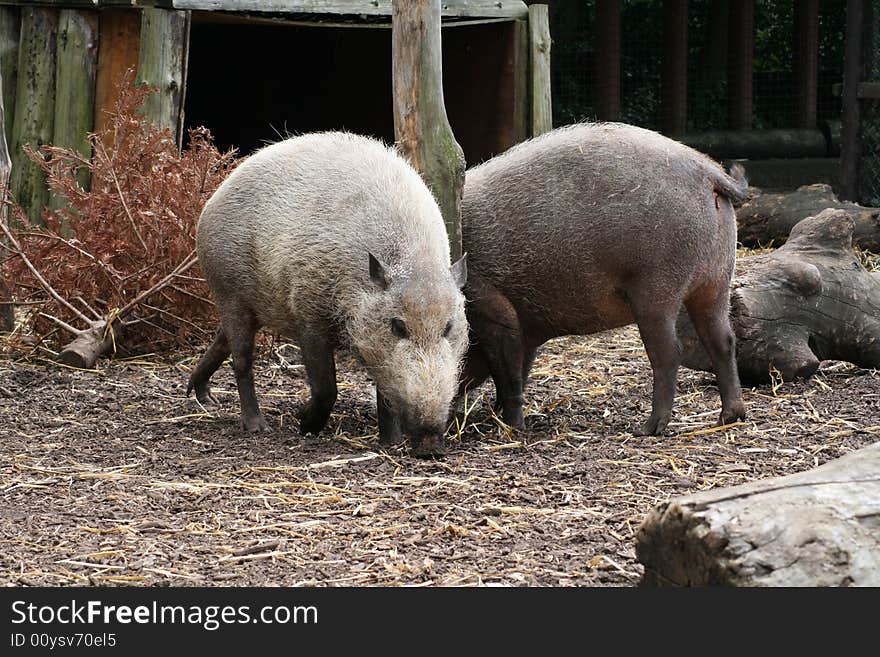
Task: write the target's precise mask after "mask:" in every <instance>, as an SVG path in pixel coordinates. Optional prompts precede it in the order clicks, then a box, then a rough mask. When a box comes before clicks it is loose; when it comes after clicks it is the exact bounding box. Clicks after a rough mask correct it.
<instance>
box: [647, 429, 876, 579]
mask: <svg viewBox="0 0 880 657" xmlns="http://www.w3.org/2000/svg"><path fill="white" fill-rule="evenodd" d="M636 554H637V556H638V559H639V561H640V562H641V563H642V564H643V565H644V567H645V572H644V576H643V579H642V585H644V586H668V585H673V586H719V585H726V586H777V587H778V586H880V443H875V444H873V445H871V446H870V447H866V448H864V449H861V450H858V451H856V452H852V453H850V454H847V455H846V456H843V457H841V458H839V459H837V460H835V461H831V462H829V463H826V464H825V465H822V466H820V467H818V468H815V469H813V470H809V471H807V472H801V473H798V474H793V475H788V476H785V477H775V478H772V479H764V480H761V481H756V482H753V483H750V484H745V485H742V486H735V487H731V488H716V489H713V490H708V491H703V492H700V493H695V494H692V495H686V496H684V497H679V498H676V499H673V500H671V501H669V502H667V503H665V504H661V505H660V506H658V507H657V508H655V509H654V510H653V511H652V512H651V513H650V514H649V515H648V517H647V518H646V519H645V521H644V522H643V523H642V526H641V527H640V528H639V531H638V534H637V536H636Z"/></svg>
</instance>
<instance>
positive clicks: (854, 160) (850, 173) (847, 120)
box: [840, 0, 864, 201]
mask: <svg viewBox="0 0 880 657" xmlns="http://www.w3.org/2000/svg"><path fill="white" fill-rule="evenodd" d="M862 9H863V7H862V0H847V3H846V43H845V46H844V60H843V90H842V97H841V104H842V112H841V121H842V135H841V143H840V187H841V190H840V192H841V193H840V198H841V199H845V200H848V201H858V200H859V159H860V158H861V143H860V141H859V131H860V118H859V98H858V91H859V89H858V87H859V82H860V81H861V80H860V79H859V78H860V77H861V68H862V61H861V59H862V58H861V55H862V43H861V41H862V20H863V16H864V14H863V11H862Z"/></svg>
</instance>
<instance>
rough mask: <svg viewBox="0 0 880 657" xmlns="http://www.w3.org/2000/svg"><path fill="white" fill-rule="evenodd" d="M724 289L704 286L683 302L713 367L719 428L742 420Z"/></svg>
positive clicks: (726, 290)
mask: <svg viewBox="0 0 880 657" xmlns="http://www.w3.org/2000/svg"><path fill="white" fill-rule="evenodd" d="M728 289H729V288H728V285H727V283H724V282H721V283H717V284H715V285H711V286H704V287H702V288H700V289H698V290H696V291H695V292H694V293H693V294H691V296H690V297H689V298H688V299H687V300H686V301H685V307H686V308H687V311H688V315H689V316H690V318H691V323H692V324H693V325H694V329H695V330H696V332H697V336H698V337H699V338H700V342H701V343H702V344H703V347H704V348H705V349H706V353H708V354H709V358H711V359H712V365H713V366H714V367H715V378H716V379H717V381H718V392H719V393H720V394H721V417H720V419H719V420H718V424H719V425H722V424H729V423H731V422H736V421H737V420H743V419H745V417H746V407H745V404H743V400H742V390H741V388H740V385H739V374H738V373H737V367H736V348H735V338H734V335H733V330H732V329H731V328H730V318H729V303H730V301H729V299H730V296H729V295H730V293H729V291H728Z"/></svg>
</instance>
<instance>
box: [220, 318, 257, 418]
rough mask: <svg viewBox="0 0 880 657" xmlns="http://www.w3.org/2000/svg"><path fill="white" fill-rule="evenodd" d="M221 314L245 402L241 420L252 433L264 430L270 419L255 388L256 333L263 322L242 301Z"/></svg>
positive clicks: (237, 382) (243, 401)
mask: <svg viewBox="0 0 880 657" xmlns="http://www.w3.org/2000/svg"><path fill="white" fill-rule="evenodd" d="M220 316H221V317H222V318H223V326H222V330H223V332H224V333H225V334H226V339H227V340H228V341H229V347H230V350H231V352H232V371H233V372H235V383H236V385H237V386H238V397H239V400H240V402H241V424H242V426H243V427H244V429H245V430H246V431H248V432H250V433H256V432H258V431H264V430H265V429H266V420H265V419H263V414H262V413H261V412H260V404H259V402H258V401H257V393H256V390H255V389H254V337H255V336H256V334H257V330H259V328H260V325H259V323H258V322H257V318H256V316H255V315H254V313H253V311H251V310H250V309H249V308H245V307H241V306H239V305H238V304H236V307H235V308H232V309H230V308H224V309H222V310H221V312H220Z"/></svg>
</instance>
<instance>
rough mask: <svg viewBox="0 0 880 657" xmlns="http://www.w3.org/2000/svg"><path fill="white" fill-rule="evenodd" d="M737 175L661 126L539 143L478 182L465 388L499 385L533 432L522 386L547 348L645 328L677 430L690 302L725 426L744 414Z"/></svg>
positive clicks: (665, 417) (467, 235)
mask: <svg viewBox="0 0 880 657" xmlns="http://www.w3.org/2000/svg"><path fill="white" fill-rule="evenodd" d="M745 193H746V182H745V179H744V178H743V175H742V169H741V168H739V167H738V168H737V169H736V170H735V171H732V175H727V174H726V173H725V172H724V171H723V169H722V168H721V167H720V166H719V165H718V164H717V163H715V162H714V161H712V160H711V159H709V158H708V157H706V156H705V155H703V154H701V153H698V152H697V151H694V150H693V149H691V148H688V147H687V146H684V145H682V144H680V143H678V142H676V141H673V140H671V139H668V138H666V137H664V136H662V135H659V134H657V133H655V132H651V131H649V130H644V129H641V128H636V127H633V126H629V125H623V124H616V123H597V124H577V125H572V126H567V127H564V128H559V129H557V130H554V131H552V132H549V133H546V134H544V135H542V136H540V137H538V138H536V139H533V140H530V141H528V142H525V143H523V144H520V145H518V146H515V147H514V148H512V149H510V150H509V151H507V152H506V153H503V154H501V155H499V156H498V157H495V158H493V159H491V160H489V161H488V162H485V163H483V164H481V165H480V166H477V167H475V168H473V169H471V170H469V171H468V172H467V176H466V181H465V188H464V199H463V203H462V235H463V243H464V248H465V250H466V251H467V253H468V270H469V275H468V284H467V286H466V296H467V298H468V301H469V303H468V322H469V324H470V331H471V346H470V349H469V351H468V354H467V357H466V364H465V368H464V370H463V374H462V381H461V389H462V390H464V389H465V388H472V387H474V386H476V385H478V384H479V383H480V382H482V381H483V380H485V379H486V378H487V377H488V376H491V377H492V378H493V379H494V382H495V387H496V392H497V396H496V409H498V410H499V411H500V412H501V413H502V417H503V419H504V421H505V422H506V423H507V424H509V425H511V426H514V427H522V426H523V410H522V407H523V388H524V386H525V383H526V380H527V378H528V374H529V370H530V368H531V365H532V362H533V360H534V358H535V353H536V350H537V349H538V347H539V346H540V345H542V344H543V343H544V342H546V341H547V340H550V339H551V338H555V337H557V336H562V335H586V334H591V333H596V332H599V331H603V330H606V329H611V328H615V327H619V326H624V325H626V324H630V323H632V322H634V321H635V322H636V323H637V324H638V327H639V332H640V334H641V337H642V341H643V343H644V345H645V350H646V351H647V354H648V358H649V359H650V362H651V368H652V370H653V374H654V389H653V402H652V411H651V415H650V417H649V418H648V419H647V421H645V422H644V424H642V425H641V428H640V429H639V430H638V431H637V432H636V433H639V434H658V433H661V432H663V431H664V429H665V428H666V426H667V424H668V423H669V418H670V414H671V411H672V403H673V399H674V396H675V387H676V378H677V373H678V366H679V346H678V340H677V336H676V333H675V319H676V316H677V314H678V312H679V309H680V308H681V305H682V304H684V305H685V307H686V308H687V311H688V314H689V315H690V317H691V319H692V321H693V324H694V326H695V327H696V329H697V332H698V334H699V337H700V339H701V341H702V343H703V344H704V345H705V347H706V350H707V352H708V353H709V354H710V355H711V358H712V362H713V364H714V367H715V372H716V376H717V381H718V387H719V390H720V393H721V402H722V408H721V422H722V423H729V422H732V421H735V420H737V419H742V418H744V417H745V407H744V405H743V402H742V394H741V391H740V386H739V380H738V377H737V371H736V361H735V359H734V348H735V345H734V335H733V332H732V331H731V328H730V323H729V319H728V305H729V291H728V287H729V284H730V280H731V276H732V273H733V267H734V261H735V257H736V222H735V217H734V212H733V207H732V205H731V202H732V201H733V202H739V201H741V200H743V199H744V197H745Z"/></svg>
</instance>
